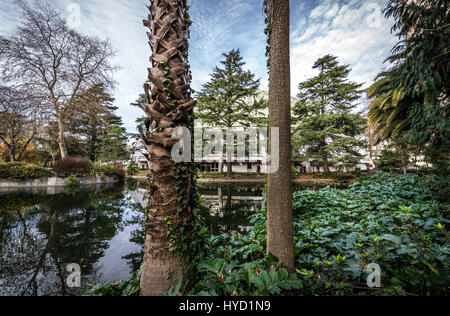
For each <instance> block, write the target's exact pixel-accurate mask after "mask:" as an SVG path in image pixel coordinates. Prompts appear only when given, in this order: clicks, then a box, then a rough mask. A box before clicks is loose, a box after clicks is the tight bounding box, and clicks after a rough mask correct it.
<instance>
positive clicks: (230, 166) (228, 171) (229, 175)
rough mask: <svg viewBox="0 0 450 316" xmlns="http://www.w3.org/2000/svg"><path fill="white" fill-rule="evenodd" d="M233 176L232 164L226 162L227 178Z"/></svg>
mask: <svg viewBox="0 0 450 316" xmlns="http://www.w3.org/2000/svg"><path fill="white" fill-rule="evenodd" d="M232 176H233V163H232V162H231V161H228V162H227V177H228V178H231V177H232Z"/></svg>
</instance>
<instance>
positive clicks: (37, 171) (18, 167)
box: [0, 162, 53, 181]
mask: <svg viewBox="0 0 450 316" xmlns="http://www.w3.org/2000/svg"><path fill="white" fill-rule="evenodd" d="M52 175H53V173H52V172H51V171H50V170H49V169H46V168H42V167H38V166H36V165H33V164H29V163H24V162H13V163H0V179H8V180H13V181H20V180H27V179H39V178H44V177H51V176H52Z"/></svg>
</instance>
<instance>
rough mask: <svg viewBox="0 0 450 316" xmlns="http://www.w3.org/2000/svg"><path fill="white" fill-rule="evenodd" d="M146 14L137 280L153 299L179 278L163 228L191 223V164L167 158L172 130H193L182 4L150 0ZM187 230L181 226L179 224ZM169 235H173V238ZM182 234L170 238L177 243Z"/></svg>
mask: <svg viewBox="0 0 450 316" xmlns="http://www.w3.org/2000/svg"><path fill="white" fill-rule="evenodd" d="M149 10H150V15H149V17H148V21H144V25H145V26H147V27H148V28H149V29H150V32H149V33H148V37H149V42H150V46H151V49H152V53H153V54H152V57H151V59H150V60H151V62H152V68H151V69H149V81H150V82H151V85H149V84H145V86H144V87H145V94H146V98H147V101H148V102H151V103H147V104H143V103H140V104H139V105H140V107H141V108H142V110H144V112H145V113H146V114H147V116H148V118H147V120H146V123H145V127H144V126H140V127H139V130H140V133H141V136H142V138H143V140H144V142H145V144H146V147H147V151H148V155H147V156H146V157H147V160H148V167H149V174H150V186H149V196H150V198H149V204H148V212H147V218H146V240H145V256H144V264H143V270H142V276H141V283H140V285H141V295H143V296H158V295H161V294H163V293H165V292H167V291H168V290H169V288H170V287H171V286H174V285H176V284H177V283H178V282H179V280H180V278H181V274H182V271H181V267H180V262H181V259H182V258H181V257H180V256H182V254H180V253H178V252H176V251H175V252H174V251H170V250H169V249H170V248H171V246H173V245H171V240H170V236H169V228H168V227H167V224H168V223H169V222H170V223H171V225H182V223H186V225H188V227H187V229H186V230H185V232H184V234H189V227H190V226H189V223H192V221H193V210H192V203H193V194H194V192H193V191H194V190H192V185H193V181H194V180H193V171H192V168H193V165H192V163H175V162H174V161H173V160H172V157H171V151H172V148H173V146H174V145H175V144H176V143H177V142H178V141H179V140H178V139H175V140H174V139H172V138H171V134H172V133H173V132H174V128H175V127H192V111H193V108H194V106H195V104H196V101H194V100H192V99H191V97H190V94H191V90H190V85H189V84H190V82H191V75H190V72H189V66H188V63H187V57H188V56H187V49H188V47H187V40H188V38H189V26H190V24H191V21H190V20H189V19H187V5H186V2H185V0H178V1H177V0H150V6H149ZM184 227H186V226H184ZM172 237H173V236H172ZM180 237H181V236H180V235H177V236H175V238H177V239H178V240H180V239H181V238H180Z"/></svg>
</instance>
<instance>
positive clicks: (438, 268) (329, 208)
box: [88, 175, 450, 296]
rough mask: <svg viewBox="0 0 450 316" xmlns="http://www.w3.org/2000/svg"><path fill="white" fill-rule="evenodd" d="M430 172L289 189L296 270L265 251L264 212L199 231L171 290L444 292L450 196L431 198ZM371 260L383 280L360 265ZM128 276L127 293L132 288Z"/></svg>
mask: <svg viewBox="0 0 450 316" xmlns="http://www.w3.org/2000/svg"><path fill="white" fill-rule="evenodd" d="M433 181H434V180H433V179H430V178H425V177H420V176H417V175H408V176H399V175H378V176H372V177H363V178H360V179H359V181H358V182H357V183H355V184H354V185H352V186H351V187H350V188H349V189H347V190H344V191H340V190H334V189H331V188H326V189H323V190H320V191H318V192H312V191H298V192H296V193H294V205H293V206H294V228H295V230H294V231H295V243H296V247H295V252H296V267H297V271H296V273H295V274H288V273H287V271H286V270H284V269H283V267H282V266H281V265H280V264H279V263H278V262H277V260H276V258H273V257H272V256H270V255H269V256H266V253H265V248H266V213H265V212H264V211H263V212H260V213H257V214H255V215H254V216H252V218H251V223H252V225H253V229H252V230H251V231H250V232H249V233H247V234H245V235H241V234H238V233H235V234H232V235H229V234H223V235H219V236H211V235H208V234H207V232H206V229H203V230H202V232H201V233H202V234H203V237H204V239H205V244H204V245H205V247H204V250H205V252H204V259H203V260H202V261H201V262H200V263H199V264H197V265H196V266H195V267H193V269H194V270H195V271H196V272H197V275H196V276H197V281H196V282H194V283H190V284H186V283H183V282H180V283H179V285H178V286H177V287H175V288H172V289H171V290H170V291H169V293H167V294H168V295H181V294H183V295H208V296H209V295H220V296H223V295H231V296H244V295H245V296H251V295H448V294H449V285H450V273H449V272H450V269H449V265H450V262H449V255H450V244H449V234H448V232H447V230H446V228H448V226H449V222H450V221H449V212H450V204H448V203H442V202H437V201H436V200H435V199H434V197H433V196H434V194H433V193H434V192H432V191H431V189H430V188H432V187H433V186H432V184H433ZM371 263H376V264H378V265H379V266H380V269H381V287H380V288H369V287H368V286H367V277H368V276H369V274H370V273H371V272H372V271H365V269H366V268H368V265H369V264H371ZM138 281H139V275H138V274H137V275H136V276H135V278H134V280H128V281H126V282H121V283H115V284H112V285H111V284H109V285H108V284H106V285H100V286H97V287H95V288H93V289H92V290H91V291H89V292H88V294H89V295H120V293H122V294H125V295H130V294H132V293H137V291H138ZM130 284H131V291H130Z"/></svg>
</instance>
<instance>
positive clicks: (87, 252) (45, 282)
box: [0, 182, 264, 296]
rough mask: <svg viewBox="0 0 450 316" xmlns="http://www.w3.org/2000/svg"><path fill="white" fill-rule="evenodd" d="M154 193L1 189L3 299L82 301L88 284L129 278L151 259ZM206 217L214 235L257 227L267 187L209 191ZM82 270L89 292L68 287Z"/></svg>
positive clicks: (204, 193) (133, 186) (131, 187)
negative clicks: (253, 222) (147, 213)
mask: <svg viewBox="0 0 450 316" xmlns="http://www.w3.org/2000/svg"><path fill="white" fill-rule="evenodd" d="M146 193H147V191H146V189H145V187H143V186H139V185H138V184H137V183H136V182H129V183H127V187H126V188H124V187H117V186H91V187H83V188H78V189H67V188H66V189H62V188H44V189H24V190H17V189H16V190H10V189H8V190H6V189H4V190H1V189H0V296H5V295H26V296H29V295H34V296H42V295H52V296H53V295H82V294H83V293H84V292H85V290H86V288H87V286H88V284H97V283H101V282H112V281H116V280H120V279H125V278H128V277H129V276H130V275H131V273H133V272H134V271H136V270H138V268H139V267H140V265H141V263H142V258H143V255H144V253H143V244H144V238H145V235H144V228H143V227H144V225H143V219H144V209H145V208H146V206H147V197H146ZM199 193H200V195H201V197H202V201H203V202H202V208H201V211H202V215H203V216H204V217H205V219H206V225H207V226H208V229H209V230H210V232H211V233H214V234H218V233H223V232H228V233H230V232H232V231H239V232H243V231H246V230H247V229H248V228H249V221H248V217H249V216H250V215H251V214H253V213H254V212H255V211H256V210H258V209H261V208H262V206H263V203H264V187H263V186H255V185H249V186H245V185H231V184H229V185H202V186H200V187H199ZM71 263H76V264H79V265H80V267H81V272H82V279H81V281H82V286H81V288H78V289H73V288H69V287H67V286H66V280H67V277H68V275H69V273H70V272H67V265H68V264H71Z"/></svg>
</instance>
